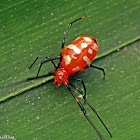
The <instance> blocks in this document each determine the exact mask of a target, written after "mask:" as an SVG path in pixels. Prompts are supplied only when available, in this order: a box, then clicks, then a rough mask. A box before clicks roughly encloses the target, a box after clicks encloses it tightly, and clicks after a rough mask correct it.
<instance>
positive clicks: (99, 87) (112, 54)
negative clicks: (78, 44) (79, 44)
mask: <svg viewBox="0 0 140 140" xmlns="http://www.w3.org/2000/svg"><path fill="white" fill-rule="evenodd" d="M139 4H140V2H139V1H137V0H136V1H131V0H123V1H118V0H113V1H111V0H106V1H105V0H104V1H99V0H96V1H90V0H83V1H76V0H73V1H69V0H65V1H62V0H59V1H52V0H48V1H44V0H43V1H41V0H34V1H33V0H31V1H28V0H25V1H18V0H15V1H10V0H9V1H5V0H2V1H1V10H0V12H1V15H0V19H1V22H0V29H1V38H0V44H1V49H0V50H1V53H0V60H1V61H0V64H1V68H0V73H1V77H0V78H1V80H0V114H1V115H0V122H1V125H0V137H2V136H4V135H9V136H14V137H15V138H16V139H17V140H18V139H20V140H25V139H27V140H31V139H34V140H35V139H36V140H37V139H38V140H43V139H44V140H46V139H47V140H48V139H50V140H54V139H57V140H62V139H66V140H67V139H76V140H77V139H80V140H82V139H83V140H85V139H89V140H90V139H99V137H98V135H97V134H96V132H95V131H94V130H93V128H92V127H91V126H90V124H89V123H88V122H87V121H86V119H85V118H84V115H83V113H82V112H81V110H80V108H79V107H78V105H77V104H76V102H75V101H74V100H73V98H72V96H71V94H70V93H69V91H68V90H67V88H66V87H65V86H64V85H61V86H60V87H59V88H57V89H54V86H52V83H53V77H48V78H44V79H40V80H34V81H29V82H23V83H21V84H19V83H18V84H16V85H11V84H13V83H16V82H19V81H22V80H25V79H27V78H29V77H34V76H36V74H37V70H38V68H39V64H40V62H41V61H43V60H38V62H36V64H35V65H34V66H33V67H32V69H30V70H28V68H29V66H30V65H31V63H32V62H33V61H34V60H35V58H36V57H37V56H50V57H52V58H54V57H57V56H58V55H59V54H60V50H61V43H62V39H63V37H64V34H65V33H66V31H67V29H68V24H69V23H70V22H72V21H73V20H75V19H77V18H80V17H82V16H85V15H86V16H87V17H86V18H85V19H82V20H80V21H78V22H77V23H75V24H73V26H72V28H71V30H70V33H69V35H68V37H67V39H66V45H67V44H69V43H70V42H72V41H73V40H75V38H77V37H78V36H81V35H90V36H93V37H94V38H95V39H96V40H97V41H98V42H99V46H100V51H99V54H98V56H97V57H96V59H95V60H96V61H94V62H93V64H94V65H95V66H100V67H102V68H104V69H105V71H106V78H103V74H102V72H100V71H98V70H94V69H92V68H89V69H87V70H86V71H84V72H82V73H79V74H76V75H74V77H77V78H81V79H83V80H84V83H85V85H86V88H87V100H88V101H89V102H90V103H91V104H92V105H93V107H95V109H96V111H97V112H98V113H99V115H100V117H101V118H102V120H103V121H104V123H105V124H106V125H107V127H108V129H109V130H110V131H111V133H112V135H113V137H112V140H118V139H119V140H124V139H125V140H132V139H138V138H139V133H140V131H139V117H140V116H139V114H140V112H139V108H138V95H139V93H140V89H139V83H140V78H139V77H140V72H139V71H140V66H139V49H140V47H139V46H140V42H139V39H140V35H139V30H140V24H139V13H138V12H139V9H140V8H139ZM122 48H123V49H122ZM116 50H117V51H116ZM105 56H106V57H105ZM57 63H58V61H57V60H56V64H57ZM51 71H54V68H53V66H52V64H51V63H48V64H44V65H43V67H42V69H41V73H40V75H43V74H46V73H48V72H51ZM73 84H75V85H76V86H77V87H79V88H80V89H83V87H82V85H81V84H80V83H79V82H75V81H73ZM73 92H74V93H75V94H76V95H77V97H78V99H80V100H81V102H82V103H84V102H83V99H82V98H80V96H79V93H78V92H77V91H75V90H74V89H73ZM17 95H18V96H17ZM83 106H84V107H85V109H86V110H87V114H88V116H89V117H90V119H91V120H92V121H93V123H94V124H95V126H96V127H97V128H98V130H99V131H100V133H101V134H102V135H103V137H104V138H105V139H111V138H110V136H109V135H108V133H107V132H106V130H105V128H104V127H103V125H102V124H101V122H100V121H99V120H98V118H97V117H96V115H95V114H94V113H93V112H92V110H90V108H89V107H88V106H87V105H86V104H85V105H84V104H83Z"/></svg>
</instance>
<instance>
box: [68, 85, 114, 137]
mask: <svg viewBox="0 0 140 140" xmlns="http://www.w3.org/2000/svg"><path fill="white" fill-rule="evenodd" d="M69 84H70V85H71V86H72V87H74V88H75V89H76V90H78V91H79V92H80V94H81V95H82V96H83V97H84V93H83V92H82V91H81V90H80V89H79V88H77V87H76V86H75V85H73V84H72V83H69ZM83 99H84V101H85V102H86V103H87V104H88V106H89V107H90V108H91V109H92V111H93V112H94V113H95V114H96V116H97V117H98V119H99V120H100V121H101V123H102V124H103V126H104V127H105V129H106V130H107V132H108V133H109V135H110V137H112V135H111V133H110V131H109V130H108V128H107V127H106V125H105V124H104V122H103V121H102V119H101V118H100V116H99V115H98V113H97V112H96V110H95V109H94V108H93V107H92V106H91V105H90V104H89V103H88V101H87V100H86V98H83Z"/></svg>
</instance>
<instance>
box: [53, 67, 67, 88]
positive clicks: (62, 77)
mask: <svg viewBox="0 0 140 140" xmlns="http://www.w3.org/2000/svg"><path fill="white" fill-rule="evenodd" d="M54 77H55V79H54V83H53V84H55V83H57V86H55V88H57V87H58V86H60V85H61V84H62V82H63V83H64V85H68V80H67V79H68V77H69V72H67V71H66V70H65V69H64V68H60V69H58V70H56V71H55V72H54Z"/></svg>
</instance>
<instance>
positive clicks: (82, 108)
mask: <svg viewBox="0 0 140 140" xmlns="http://www.w3.org/2000/svg"><path fill="white" fill-rule="evenodd" d="M67 88H68V90H69V91H70V93H71V95H72V96H73V98H74V99H75V101H76V102H77V104H78V105H79V107H80V108H81V110H82V112H83V114H84V116H85V117H86V119H87V120H88V122H89V123H90V124H91V125H92V127H93V128H94V130H95V131H96V132H97V134H98V136H99V137H100V139H101V140H104V138H103V136H102V135H101V134H100V132H99V131H98V129H97V128H96V127H95V125H94V124H93V123H92V121H91V120H90V119H89V118H88V116H87V113H86V110H85V109H84V107H83V105H82V103H81V102H80V101H79V100H78V99H77V98H76V96H75V95H74V93H73V92H72V90H71V89H70V87H69V86H67Z"/></svg>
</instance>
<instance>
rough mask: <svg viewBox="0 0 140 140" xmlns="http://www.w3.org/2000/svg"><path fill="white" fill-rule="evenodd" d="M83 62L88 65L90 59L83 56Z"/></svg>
mask: <svg viewBox="0 0 140 140" xmlns="http://www.w3.org/2000/svg"><path fill="white" fill-rule="evenodd" d="M83 60H84V61H86V63H87V64H88V65H90V63H91V61H90V59H89V58H88V57H87V56H84V57H83Z"/></svg>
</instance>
